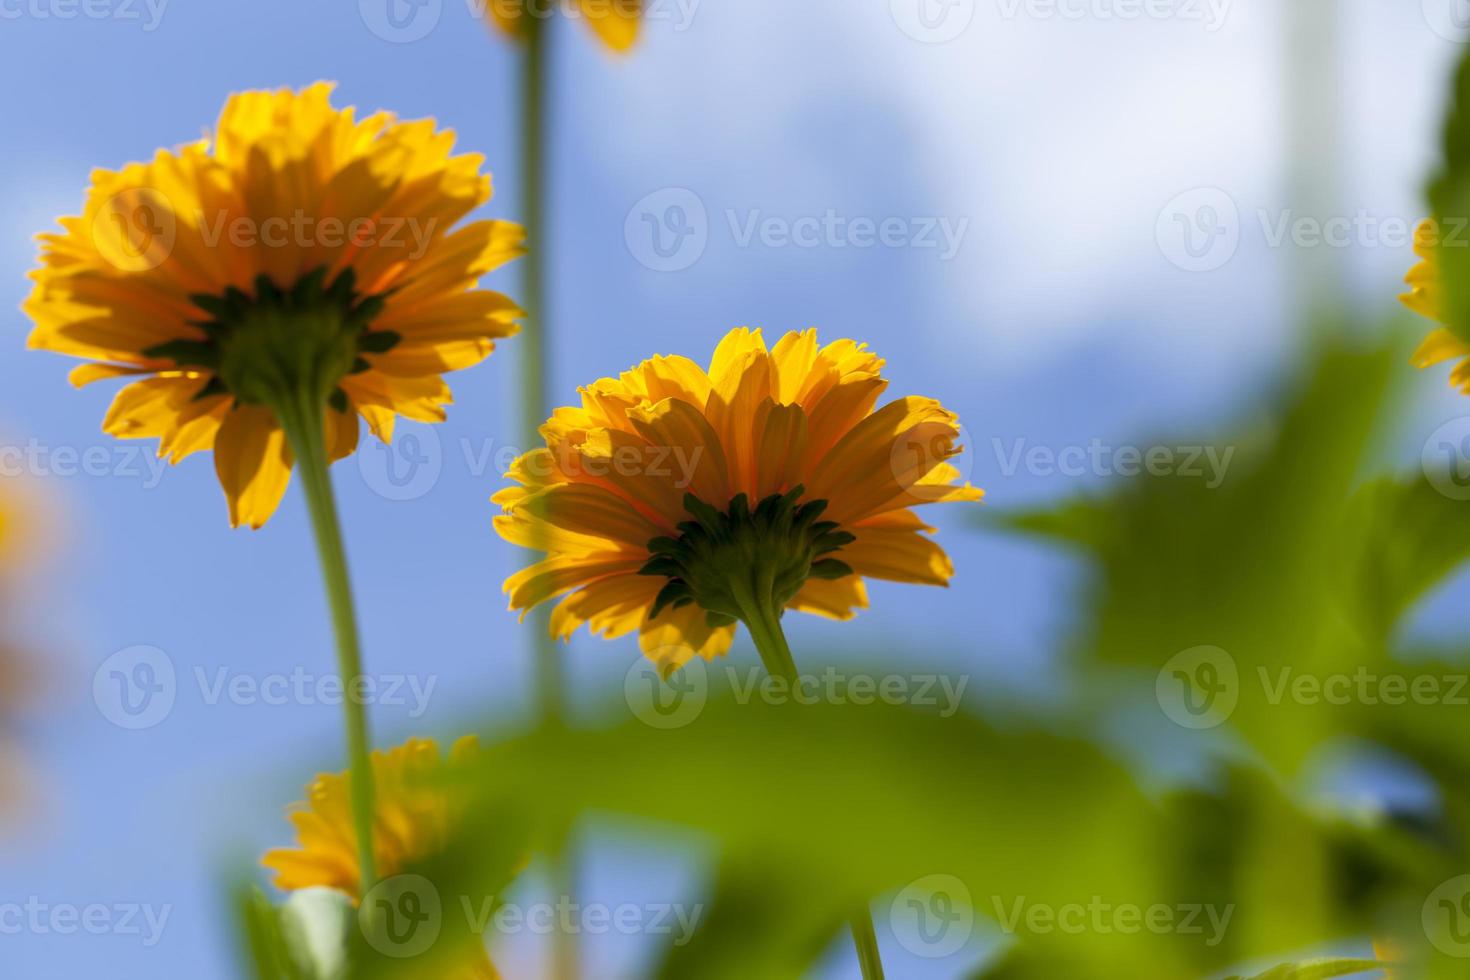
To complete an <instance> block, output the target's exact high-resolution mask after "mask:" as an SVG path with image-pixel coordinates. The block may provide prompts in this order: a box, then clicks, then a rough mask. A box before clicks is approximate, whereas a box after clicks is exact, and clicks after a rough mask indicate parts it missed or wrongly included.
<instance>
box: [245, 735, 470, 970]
mask: <svg viewBox="0 0 1470 980" xmlns="http://www.w3.org/2000/svg"><path fill="white" fill-rule="evenodd" d="M477 752H478V745H477V742H476V739H475V738H474V736H468V735H467V736H465V737H463V738H461V739H459V740H457V741H456V742H455V743H454V745H453V746H451V747H450V750H449V756H448V759H447V760H445V759H444V758H443V757H441V755H440V751H439V746H438V743H436V742H435V741H434V740H433V739H431V738H412V739H409V740H408V741H407V742H405V743H404V744H402V745H399V746H396V747H394V748H391V749H388V750H386V751H377V752H374V753H373V756H372V762H373V781H374V785H375V787H376V793H377V796H376V800H375V808H374V813H373V816H374V820H375V826H374V830H373V844H374V849H375V854H376V858H377V872H378V875H379V877H380V879H381V880H382V881H384V882H385V883H391V880H392V878H393V877H394V876H395V875H400V874H403V873H405V872H406V871H407V870H408V869H409V868H411V867H412V866H414V865H415V864H416V863H417V862H420V861H424V860H427V859H429V858H432V857H434V856H435V855H437V854H439V853H441V852H442V851H444V850H445V848H446V847H448V846H449V844H450V843H451V841H452V840H453V838H454V836H455V834H456V832H457V831H458V830H460V829H461V826H462V820H463V817H464V812H465V808H466V803H465V801H464V800H463V799H461V798H460V797H459V796H458V795H456V794H455V793H454V791H453V790H452V789H449V788H446V786H445V785H444V784H443V782H442V781H439V780H437V779H436V777H442V776H444V775H445V774H446V773H447V772H448V771H449V770H450V769H451V768H453V767H462V766H464V765H466V764H467V763H469V762H470V761H472V760H473V759H474V757H475V756H476V754H477ZM349 780H350V775H349V774H348V773H346V772H340V773H323V774H321V775H319V776H317V777H316V779H315V780H313V781H312V783H311V785H309V786H308V787H307V788H306V799H305V800H304V801H301V802H300V803H297V804H295V805H293V806H292V808H291V810H290V814H289V819H290V821H291V823H292V824H293V825H294V826H295V827H296V839H297V846H296V847H295V848H278V849H276V850H273V851H270V852H268V853H267V854H266V855H265V857H264V858H262V860H261V863H262V864H264V865H265V866H266V867H267V868H269V869H271V870H272V871H274V872H275V873H276V877H275V884H276V887H278V888H280V889H282V890H283V891H288V892H305V891H308V890H311V889H316V888H329V889H332V890H333V891H335V892H339V893H341V894H342V895H344V896H346V897H347V898H348V899H349V900H350V901H351V902H352V903H354V904H356V903H357V902H358V901H359V895H360V888H361V872H360V869H359V867H358V859H357V853H358V852H357V836H356V833H355V832H354V830H353V818H352V804H351V792H350V786H349ZM467 955H468V956H469V957H470V958H471V961H470V962H467V963H462V964H460V965H458V966H456V967H454V968H451V969H450V970H449V972H447V973H445V972H443V971H442V970H440V971H439V972H436V973H435V974H434V975H435V976H449V977H452V978H454V980H481V978H484V980H488V978H494V977H497V976H499V974H498V973H497V972H496V970H495V968H494V966H493V965H492V964H491V963H490V960H489V956H488V955H487V954H486V953H485V950H484V947H483V945H478V944H477V945H475V946H474V948H473V950H472V951H471V952H470V953H468V954H467Z"/></svg>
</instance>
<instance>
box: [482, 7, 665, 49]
mask: <svg viewBox="0 0 1470 980" xmlns="http://www.w3.org/2000/svg"><path fill="white" fill-rule="evenodd" d="M485 2H486V3H487V4H488V5H489V9H490V16H491V18H492V19H493V20H494V21H495V24H496V26H498V27H499V28H500V29H501V30H502V31H504V32H505V33H506V34H509V35H510V36H511V37H519V36H520V35H521V33H522V32H523V31H524V30H525V29H526V22H527V19H528V18H530V17H546V16H549V15H551V14H552V13H554V11H555V8H556V5H557V0H485ZM564 6H565V7H566V9H567V13H568V15H573V16H580V17H581V18H583V19H584V20H586V21H587V23H588V25H589V26H591V28H592V29H593V30H594V31H596V32H597V36H598V38H600V39H601V40H602V43H603V44H606V45H607V46H608V47H609V48H611V49H612V50H614V51H618V52H623V51H627V50H629V49H630V48H632V47H633V44H634V43H635V42H636V41H637V40H638V21H639V18H640V17H641V16H642V14H643V0H575V3H570V2H565V3H564Z"/></svg>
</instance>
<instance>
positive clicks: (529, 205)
mask: <svg viewBox="0 0 1470 980" xmlns="http://www.w3.org/2000/svg"><path fill="white" fill-rule="evenodd" d="M525 28H526V38H525V41H526V53H525V58H524V61H523V68H524V71H525V77H524V78H523V80H522V85H521V89H522V94H523V97H524V99H525V104H524V107H523V108H522V111H521V154H522V156H521V186H522V188H523V191H522V201H521V220H522V221H523V223H524V224H525V226H526V231H527V235H528V237H529V242H528V244H529V251H528V252H527V254H526V257H525V261H524V265H523V267H522V268H523V271H524V273H525V283H524V286H523V287H522V294H523V302H522V305H523V306H524V307H525V310H526V320H525V329H524V330H522V331H521V333H520V334H519V335H518V336H517V338H516V346H517V347H518V348H519V350H520V352H521V370H520V389H521V432H522V438H523V439H524V440H525V445H526V446H527V447H530V446H533V445H535V444H536V443H537V441H538V440H539V439H540V433H539V430H540V427H541V423H542V422H544V421H546V416H547V412H548V406H547V398H546V387H547V379H546V375H547V369H546V351H547V349H548V348H549V346H550V345H549V341H548V336H549V323H550V320H551V318H550V316H549V315H548V313H547V309H546V254H547V250H548V249H547V240H548V239H549V237H550V235H549V234H548V228H547V223H546V210H547V209H546V190H545V188H546V181H545V176H546V166H547V159H548V157H549V155H550V154H549V152H548V146H547V144H548V140H549V134H548V133H547V126H546V104H547V90H548V87H549V82H550V64H549V61H550V58H549V51H548V47H549V41H550V37H549V35H550V34H551V30H550V28H551V24H550V22H549V21H548V20H546V19H545V18H542V17H532V16H528V17H526V18H525ZM543 550H544V549H543ZM550 615H551V614H550V609H549V607H548V606H546V605H540V606H537V607H536V608H535V609H533V610H531V613H530V615H529V616H528V617H527V618H528V619H529V620H530V623H531V637H532V640H531V643H532V655H533V656H534V657H535V664H534V671H535V683H536V695H537V698H536V700H537V704H538V705H539V706H540V710H541V718H542V721H544V722H547V723H551V724H555V723H558V722H560V721H561V718H562V704H563V698H564V697H565V694H564V687H563V678H562V670H561V653H560V651H559V650H557V648H556V643H555V641H553V640H552V638H551V629H550V624H551V619H550Z"/></svg>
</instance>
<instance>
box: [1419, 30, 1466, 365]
mask: <svg viewBox="0 0 1470 980" xmlns="http://www.w3.org/2000/svg"><path fill="white" fill-rule="evenodd" d="M1442 146H1443V152H1444V158H1443V161H1442V162H1441V165H1440V169H1439V171H1438V173H1436V174H1435V176H1434V178H1433V179H1432V180H1431V181H1430V183H1429V188H1428V196H1429V205H1430V208H1431V210H1432V211H1433V214H1434V217H1435V218H1436V220H1438V222H1439V229H1440V236H1439V237H1440V239H1441V244H1440V245H1439V247H1438V248H1437V249H1436V254H1437V257H1438V259H1439V262H1440V271H1441V278H1442V282H1443V286H1444V303H1445V311H1444V313H1445V320H1446V325H1447V326H1448V327H1449V329H1450V330H1451V331H1452V332H1453V333H1454V334H1455V335H1456V336H1458V337H1460V338H1461V339H1470V289H1467V288H1466V283H1470V231H1467V220H1470V51H1467V52H1466V54H1465V55H1463V56H1462V57H1461V59H1460V64H1459V67H1458V69H1457V70H1456V72H1455V78H1454V84H1453V87H1452V90H1451V96H1450V108H1449V112H1448V114H1447V115H1446V117H1445V121H1444V136H1443V144H1442Z"/></svg>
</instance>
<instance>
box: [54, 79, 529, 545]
mask: <svg viewBox="0 0 1470 980" xmlns="http://www.w3.org/2000/svg"><path fill="white" fill-rule="evenodd" d="M331 92H332V86H331V85H330V84H328V83H325V82H323V83H317V84H315V85H311V86H309V87H307V88H306V89H303V90H301V91H292V90H289V89H282V90H279V91H273V92H265V91H256V92H242V93H239V94H236V95H233V96H231V97H230V99H229V100H228V101H227V102H226V104H225V106H224V109H223V111H222V112H221V113H220V116H219V119H218V121H217V122H216V123H215V125H214V126H213V127H212V129H211V131H210V135H209V136H208V137H206V138H205V139H202V140H199V141H196V142H194V143H190V144H186V145H184V146H181V147H178V148H177V149H174V150H160V151H159V152H158V153H156V154H155V155H154V156H153V158H152V159H151V160H149V161H148V162H142V163H131V164H128V165H127V166H125V167H123V168H121V169H120V170H116V171H109V170H98V171H94V172H93V174H92V184H91V187H90V189H89V190H88V192H87V195H86V198H85V202H84V204H83V207H82V209H81V212H80V213H79V214H77V215H75V216H70V217H66V218H62V219H61V228H60V229H59V230H58V231H56V232H52V233H48V234H44V235H42V236H41V242H42V245H41V255H40V264H39V267H38V268H37V269H36V270H35V271H34V272H32V274H31V278H32V279H33V280H34V281H35V288H34V289H33V290H32V292H31V295H30V297H29V298H28V299H27V300H26V302H25V311H26V313H27V314H29V315H30V317H31V318H32V319H33V320H34V321H35V329H34V330H33V331H32V332H31V336H30V339H29V344H30V346H31V347H34V348H37V349H41V350H50V351H55V352H57V353H60V354H65V355H67V356H70V357H77V358H81V359H82V360H83V362H84V363H82V364H80V365H79V366H78V367H77V368H76V369H75V370H73V371H72V373H71V380H72V383H73V384H76V385H78V386H80V385H85V384H91V383H93V382H98V381H106V380H109V379H119V378H123V379H128V380H129V384H128V385H127V386H126V387H124V388H122V389H121V390H120V391H119V392H118V394H117V397H116V398H115V399H114V400H113V403H112V407H111V408H110V409H109V410H108V413H107V416H106V418H105V419H104V421H103V429H104V431H106V432H108V433H110V434H112V435H115V436H118V437H119V438H124V439H157V440H158V443H159V454H160V455H162V456H167V457H168V458H169V461H170V462H173V463H177V462H179V461H181V460H183V459H184V458H186V457H188V456H190V455H192V454H194V453H198V452H207V451H212V452H213V453H214V463H215V471H216V473H217V475H218V476H219V481H220V486H221V488H222V489H223V490H224V493H225V497H226V499H227V501H228V502H229V514H230V523H231V524H233V525H236V526H240V525H245V526H249V527H260V526H261V525H263V524H264V523H265V522H266V521H267V520H268V519H269V518H270V516H271V514H272V513H274V511H275V509H276V507H277V505H278V504H279V503H280V501H281V498H282V496H283V495H284V494H285V492H286V486H287V483H288V482H289V480H290V475H291V470H292V467H293V466H294V465H295V463H296V460H297V457H298V456H301V455H302V454H303V449H302V446H301V445H300V442H301V436H302V434H303V433H302V431H298V432H297V433H296V434H295V436H294V437H292V438H291V439H290V440H289V441H290V442H291V443H293V445H288V444H287V443H288V439H287V437H286V435H285V433H284V432H283V426H286V425H289V424H292V423H294V424H295V425H296V427H297V429H299V430H303V431H304V430H305V429H312V430H315V429H317V428H322V429H323V430H324V431H323V432H322V435H321V437H320V439H321V441H323V442H324V444H325V445H324V446H323V447H313V448H314V449H316V448H321V449H324V450H325V452H326V455H327V457H328V459H329V460H338V459H341V458H343V457H345V456H347V455H350V454H351V453H352V452H354V451H355V450H356V448H357V446H358V440H359V436H360V430H361V428H362V426H361V423H363V422H365V423H366V426H367V429H368V431H370V432H371V433H372V434H373V435H374V436H376V437H377V438H379V439H381V440H383V441H384V442H387V441H389V440H391V439H392V437H393V426H394V423H395V421H396V420H397V419H398V418H400V417H401V418H408V419H413V420H415V421H418V422H440V421H443V419H444V417H445V406H447V405H449V404H450V403H451V401H452V400H453V396H452V394H451V392H450V390H449V386H448V384H446V383H445V381H444V375H446V374H448V373H450V372H452V371H459V370H462V369H464V368H468V367H471V366H473V365H475V364H478V363H480V362H481V361H483V360H484V359H485V358H486V357H488V356H489V355H490V353H491V352H492V351H493V350H494V349H495V342H496V341H497V340H498V339H500V338H503V337H508V336H510V335H512V334H514V333H515V332H516V330H517V329H518V328H517V325H516V321H517V320H518V319H519V318H520V316H521V311H520V309H519V308H518V307H517V306H516V304H515V303H513V302H512V301H511V300H510V299H509V298H508V297H506V296H503V295H501V294H499V293H494V292H489V291H487V290H482V289H480V288H479V284H480V281H481V279H482V278H483V277H484V276H485V275H487V274H488V273H490V272H492V271H494V270H495V269H497V268H499V267H500V266H501V265H502V264H504V263H505V262H508V261H510V260H511V259H514V258H516V257H517V256H519V255H521V254H523V253H524V251H525V250H524V248H523V242H524V237H525V236H524V232H523V230H522V229H521V228H520V227H519V226H517V225H514V224H510V223H508V222H504V221H471V222H469V223H467V224H461V222H462V221H463V220H464V219H466V218H468V217H469V216H470V214H471V213H473V211H474V210H475V209H476V208H478V207H480V206H481V205H482V204H484V203H485V202H486V201H488V200H489V199H490V193H491V182H490V177H489V175H488V174H486V173H483V172H482V165H483V163H484V158H483V157H481V156H480V155H478V154H475V153H456V152H455V147H454V134H453V133H452V132H451V131H449V130H445V129H440V128H439V127H438V126H437V125H436V124H435V123H434V122H433V120H418V121H402V120H399V119H397V118H396V117H395V116H393V115H391V114H389V113H383V112H379V113H373V114H371V115H361V116H360V115H359V114H358V113H357V112H356V110H354V109H352V108H337V107H334V106H333V105H332V103H331ZM287 401H290V402H291V403H292V404H289V405H287V404H285V403H286V402H287ZM327 405H331V407H332V408H333V409H335V411H330V412H327V411H324V409H325V408H326V407H327ZM323 415H325V419H321V418H319V417H320V416H323ZM309 438H311V439H316V438H317V437H316V435H315V432H314V431H313V432H312V433H311V434H310V436H309Z"/></svg>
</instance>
